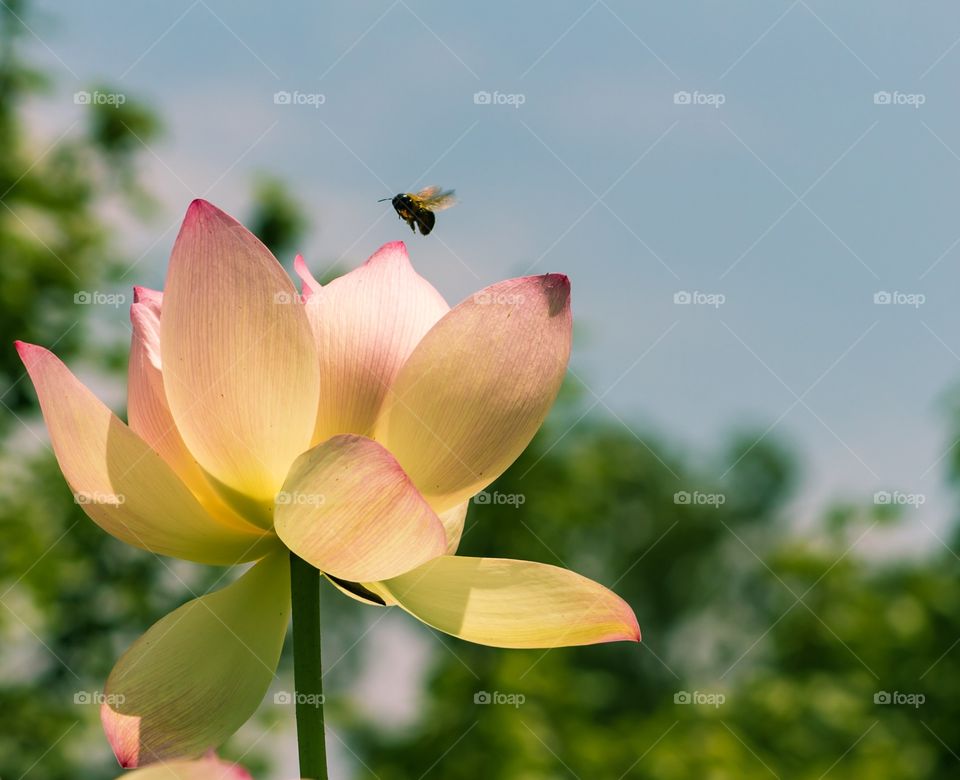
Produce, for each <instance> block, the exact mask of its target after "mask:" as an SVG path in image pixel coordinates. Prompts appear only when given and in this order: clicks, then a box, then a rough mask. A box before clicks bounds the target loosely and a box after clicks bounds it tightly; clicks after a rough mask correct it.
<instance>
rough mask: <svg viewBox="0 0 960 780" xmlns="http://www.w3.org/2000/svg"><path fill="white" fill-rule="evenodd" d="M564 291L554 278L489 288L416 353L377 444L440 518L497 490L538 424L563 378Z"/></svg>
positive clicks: (561, 280)
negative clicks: (494, 486) (484, 492)
mask: <svg viewBox="0 0 960 780" xmlns="http://www.w3.org/2000/svg"><path fill="white" fill-rule="evenodd" d="M571 325H572V322H571V316H570V284H569V281H568V280H567V277H565V276H561V275H558V274H551V275H547V276H531V277H525V278H522V279H512V280H510V281H506V282H501V283H499V284H495V285H493V286H492V287H488V288H486V289H485V290H482V291H481V292H479V293H476V294H475V295H474V296H472V297H471V298H469V299H467V300H466V301H464V302H462V303H461V304H459V305H458V306H457V307H456V308H454V309H453V310H452V311H450V313H449V314H447V315H446V316H445V317H444V318H443V319H442V320H440V321H439V322H438V323H437V324H436V325H435V326H434V327H433V328H432V329H431V330H430V332H429V333H427V334H426V336H424V337H423V340H422V341H421V342H420V343H419V344H418V345H417V347H416V349H415V350H414V351H413V353H412V354H411V355H410V357H409V359H408V360H407V362H406V363H405V364H404V365H403V368H402V369H401V370H400V373H399V375H398V376H397V378H396V381H395V382H394V384H393V386H392V388H391V392H390V394H389V395H388V397H387V400H386V402H385V404H384V410H383V412H382V413H381V418H380V420H379V422H378V425H377V429H376V435H375V438H376V439H377V440H378V441H380V442H382V443H383V444H384V446H386V447H387V449H389V450H390V451H391V452H392V453H393V454H394V455H395V456H396V458H397V460H399V461H400V463H401V465H402V466H403V468H404V469H405V470H406V472H407V473H408V474H409V475H410V477H411V478H412V479H413V481H414V483H415V484H416V486H417V488H418V489H419V490H420V492H421V493H423V495H424V496H425V497H426V498H427V499H428V500H429V501H430V503H431V506H433V507H434V509H436V510H437V511H438V512H442V511H444V510H446V509H449V508H450V507H453V506H455V505H456V504H459V503H460V502H462V501H464V500H466V499H467V498H469V497H470V496H472V495H474V494H475V493H477V492H478V491H480V490H482V489H483V488H484V487H486V486H487V485H489V484H490V483H491V482H492V481H493V480H495V479H496V478H497V477H498V476H500V474H502V473H503V471H504V470H505V469H506V468H507V466H509V465H510V464H511V463H512V462H513V461H514V460H515V459H516V458H517V456H518V455H519V454H520V453H521V452H522V451H523V449H524V447H526V446H527V444H528V443H529V442H530V439H531V438H532V437H533V435H534V433H536V431H537V429H538V428H539V427H540V424H541V423H542V422H543V420H544V418H545V417H546V415H547V412H548V411H549V409H550V407H551V406H552V405H553V401H554V399H555V398H556V395H557V392H558V391H559V389H560V384H561V382H562V381H563V376H564V374H565V372H566V368H567V361H568V359H569V356H570V340H571Z"/></svg>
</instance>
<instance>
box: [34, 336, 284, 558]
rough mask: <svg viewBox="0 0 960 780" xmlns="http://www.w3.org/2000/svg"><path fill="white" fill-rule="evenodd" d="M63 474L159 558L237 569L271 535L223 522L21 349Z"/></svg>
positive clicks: (84, 499)
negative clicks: (182, 559) (239, 563)
mask: <svg viewBox="0 0 960 780" xmlns="http://www.w3.org/2000/svg"><path fill="white" fill-rule="evenodd" d="M17 349H18V351H19V352H20V357H21V359H22V360H23V363H24V365H25V366H26V368H27V371H28V373H29V374H30V378H31V379H32V380H33V384H34V387H35V388H36V390H37V396H38V397H39V399H40V408H41V409H42V411H43V418H44V420H45V421H46V423H47V429H48V430H49V432H50V440H51V442H52V444H53V451H54V453H56V456H57V461H58V462H59V464H60V469H61V470H62V471H63V475H64V477H65V478H66V480H67V484H69V485H70V488H71V490H72V491H73V493H74V496H75V498H76V501H77V503H79V504H80V505H81V506H82V507H83V509H84V511H85V512H86V513H87V514H88V515H89V516H90V518H91V519H92V520H93V521H94V522H95V523H97V525H99V526H100V527H101V528H103V529H104V530H105V531H106V532H107V533H109V534H112V535H113V536H115V537H117V538H118V539H120V540H122V541H124V542H126V543H127V544H131V545H133V546H135V547H140V548H142V549H145V550H150V551H151V552H154V553H159V554H161V555H171V556H174V557H176V558H185V559H187V560H191V561H197V562H199V563H214V564H233V563H238V562H240V561H247V560H252V559H254V558H258V557H260V556H261V555H263V553H264V551H265V549H267V548H269V546H272V545H274V544H276V539H275V537H273V535H272V534H264V533H263V532H262V531H259V530H252V527H251V530H241V529H239V528H236V527H233V526H227V525H224V524H222V523H219V522H217V521H216V520H215V519H214V518H213V517H211V516H210V515H209V514H208V513H207V512H206V511H205V510H204V509H203V508H202V507H201V506H200V504H199V503H198V502H197V500H196V499H195V498H194V497H193V495H192V494H191V492H190V491H189V490H188V489H187V487H186V486H185V485H184V484H183V482H181V481H180V479H179V478H178V477H177V475H176V474H175V473H174V472H173V471H172V470H171V468H170V467H169V466H168V465H167V464H166V462H165V461H164V460H163V458H161V457H160V456H159V455H158V454H157V453H156V452H155V451H154V450H153V449H152V448H151V447H149V446H148V445H147V443H146V442H145V441H143V439H141V438H140V437H139V436H137V434H136V433H134V432H133V431H132V430H130V428H128V427H127V426H126V425H124V424H123V422H121V421H120V419H119V418H117V416H116V415H114V414H113V413H112V412H111V411H110V410H109V409H108V408H107V407H106V406H104V405H103V404H102V403H101V402H100V401H99V400H98V399H97V398H96V396H94V395H93V393H91V392H90V391H89V390H88V389H87V388H86V387H84V386H83V385H82V384H81V383H80V381H79V380H78V379H77V378H76V377H75V376H74V375H73V374H72V373H70V370H69V369H68V368H67V367H66V366H65V365H64V364H63V363H62V362H61V361H60V360H59V359H58V358H57V357H56V356H55V355H54V354H53V353H51V352H49V351H47V350H45V349H43V348H42V347H38V346H35V345H32V344H24V343H22V342H18V343H17Z"/></svg>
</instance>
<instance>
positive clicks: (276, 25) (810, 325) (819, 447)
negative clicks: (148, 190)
mask: <svg viewBox="0 0 960 780" xmlns="http://www.w3.org/2000/svg"><path fill="white" fill-rule="evenodd" d="M40 7H41V8H42V9H44V10H45V12H46V14H45V16H42V17H40V18H34V19H32V20H30V24H31V27H32V29H33V30H34V31H35V33H36V36H37V38H36V39H33V44H32V47H33V53H34V55H35V58H36V60H37V61H39V62H41V63H44V64H45V65H46V66H47V67H48V68H49V69H50V70H51V71H52V72H53V73H54V74H56V75H57V76H58V77H59V79H60V81H59V91H58V93H57V94H56V95H54V96H52V97H50V98H49V99H45V100H44V101H42V102H41V103H38V104H37V105H36V106H34V107H32V109H31V112H32V115H33V117H34V118H35V120H36V121H37V123H38V124H39V126H40V127H41V128H43V129H44V131H45V135H46V136H47V137H48V138H49V140H53V139H54V138H55V137H56V135H57V134H58V132H59V131H60V130H61V129H62V128H63V127H64V126H66V124H68V123H69V122H70V121H71V118H73V117H75V116H77V115H79V108H78V107H77V106H75V105H74V103H73V100H72V94H73V92H74V91H76V90H78V89H84V88H88V87H90V86H91V85H93V84H95V83H99V82H106V83H110V84H113V85H115V86H116V88H117V89H119V90H121V91H124V90H129V92H130V93H131V94H133V95H137V96H141V97H144V98H146V99H148V100H150V101H151V102H153V103H154V104H155V105H156V106H157V108H158V109H159V110H160V111H161V113H162V115H163V117H164V121H165V124H166V126H167V134H166V137H165V138H164V140H163V141H162V142H161V143H158V144H157V145H156V147H154V148H152V149H151V150H149V151H147V152H145V154H144V170H145V173H146V176H147V178H148V180H149V183H150V186H151V187H152V188H153V189H154V191H156V192H157V193H159V195H160V197H161V201H162V203H163V208H164V211H163V215H162V218H160V219H158V220H157V222H156V223H155V224H154V225H153V226H151V227H150V228H149V229H146V230H145V229H143V228H138V229H132V228H131V229H129V230H128V236H127V238H128V242H129V247H130V253H131V258H132V261H133V260H137V259H138V258H140V257H141V256H142V257H143V259H142V260H140V261H139V262H138V264H137V266H136V269H135V270H134V271H131V275H130V278H131V281H136V282H138V283H148V284H150V283H152V284H154V285H157V284H159V282H160V280H161V278H162V273H163V268H164V264H165V261H166V255H167V253H168V252H169V248H170V246H171V244H172V241H173V237H174V235H175V229H176V223H177V222H178V220H179V217H180V215H181V214H182V212H183V210H184V208H185V207H186V205H187V203H188V202H189V200H190V199H191V198H192V197H195V196H200V195H203V196H205V197H207V198H208V199H210V200H212V201H213V202H215V203H217V204H218V205H220V206H222V207H224V208H226V209H227V210H228V211H232V212H234V213H237V214H240V215H242V214H243V213H244V211H245V209H246V206H247V205H248V196H249V186H248V185H249V181H250V177H251V174H252V173H253V172H254V171H258V170H260V171H270V172H273V173H276V174H278V175H280V176H283V177H284V178H285V179H286V180H287V181H288V182H289V183H290V184H291V185H292V187H293V189H294V191H295V192H296V193H297V194H298V196H299V197H300V198H301V200H302V201H303V202H304V203H305V204H306V205H307V206H308V208H309V210H310V212H311V214H312V218H313V222H314V230H313V232H312V233H311V236H310V239H309V241H308V242H307V245H306V246H305V247H304V253H305V255H306V256H307V258H308V261H309V262H310V264H311V266H312V267H313V268H314V269H315V270H317V271H319V270H322V269H323V268H324V267H326V266H327V265H329V264H331V263H333V262H339V263H341V264H344V265H348V266H350V265H355V264H356V263H358V262H360V261H361V260H362V259H363V258H365V257H366V256H367V255H368V254H370V253H371V252H373V251H374V250H375V249H376V248H377V247H378V246H379V245H380V244H382V243H384V242H386V241H389V240H393V239H396V238H403V239H404V240H406V241H407V244H408V247H409V249H410V252H411V256H412V259H413V261H414V263H415V264H416V266H417V268H418V269H419V270H420V272H421V273H423V274H424V275H425V276H427V278H429V279H430V280H431V281H432V282H434V284H435V285H436V286H437V287H438V288H439V289H440V290H441V291H442V292H443V293H444V294H445V295H446V296H447V298H448V299H449V300H451V301H455V300H459V299H460V298H462V297H464V296H465V295H467V294H469V293H470V292H472V291H473V290H475V289H477V288H479V287H481V286H483V285H485V284H488V283H491V282H493V281H496V280H498V279H500V278H503V277H505V276H508V275H516V274H522V273H528V272H529V273H536V272H547V271H559V272H564V273H567V274H568V275H570V277H571V279H572V282H573V296H574V298H573V300H574V307H575V317H576V321H577V327H578V342H577V348H576V350H575V354H574V359H573V367H574V370H575V371H576V372H577V374H578V375H579V376H581V377H582V378H583V379H584V380H585V381H586V382H587V384H588V385H589V386H590V388H591V389H592V391H593V393H594V394H595V395H589V394H588V396H587V401H588V404H592V403H594V402H595V401H596V402H597V403H596V406H595V407H594V408H593V409H592V411H591V412H590V416H597V417H601V416H605V415H606V416H610V415H616V416H617V417H618V418H620V419H621V420H622V421H623V422H624V424H626V425H629V426H630V427H631V428H633V429H634V430H635V431H636V432H638V433H641V434H642V432H644V431H647V430H656V431H659V432H662V433H664V434H667V435H670V436H672V437H679V438H680V439H681V440H682V441H684V442H686V443H687V444H688V445H689V446H690V447H692V448H694V449H695V451H696V452H702V453H705V454H706V453H709V452H710V451H712V450H714V449H716V448H717V447H718V446H719V445H720V443H721V442H722V437H723V435H724V434H726V433H729V432H730V431H731V430H734V429H736V428H739V427H741V426H745V425H749V426H752V427H754V428H755V429H757V430H758V431H763V430H765V429H768V428H769V429H770V430H771V433H770V435H782V436H785V437H788V438H789V439H791V440H792V441H794V442H795V443H796V444H797V445H798V446H799V447H800V448H801V452H802V455H803V457H804V458H805V461H806V464H807V472H806V483H805V485H806V487H805V489H804V491H803V493H802V496H801V502H800V504H799V505H798V508H797V513H798V515H804V514H812V513H815V512H816V510H817V508H818V507H821V506H822V505H823V504H824V503H825V502H826V501H828V500H829V499H830V498H835V497H841V496H843V497H848V498H860V499H866V500H869V498H870V496H871V495H872V494H873V492H874V491H875V490H881V489H886V490H901V491H904V492H905V493H923V494H925V495H927V497H928V502H927V504H926V506H924V507H923V508H922V509H921V510H919V511H918V512H916V513H915V514H913V515H910V516H911V518H915V519H916V520H917V522H911V524H910V525H909V527H908V534H909V536H910V539H911V540H912V541H914V542H916V543H917V544H921V545H923V544H935V543H936V541H935V537H934V536H933V534H932V531H931V530H930V529H931V528H932V529H934V530H936V529H938V528H942V526H943V524H944V522H945V519H946V517H947V515H948V513H949V512H950V511H951V510H950V508H949V505H948V504H947V503H946V500H945V494H944V493H943V492H942V490H941V484H942V476H943V465H944V461H943V460H941V458H942V457H943V455H944V453H945V451H946V450H947V449H948V448H949V447H950V445H951V444H952V441H951V439H950V436H949V430H948V429H947V426H946V424H945V423H946V416H945V413H944V411H943V409H942V407H941V406H940V404H941V403H942V400H943V397H944V393H945V392H946V390H947V389H948V387H949V386H950V384H951V382H953V381H954V380H955V379H956V377H957V376H958V375H960V328H958V327H957V326H958V324H960V316H958V313H957V311H958V309H957V306H956V293H955V292H954V291H955V290H957V289H960V287H958V282H960V243H957V242H958V239H960V226H958V224H957V220H956V218H955V213H956V204H957V203H958V202H960V198H958V195H960V109H958V104H957V100H956V87H955V85H956V83H957V77H958V71H960V45H957V43H958V40H960V8H958V7H957V6H956V5H955V4H950V3H945V2H935V3H925V4H923V5H922V6H920V5H917V4H911V5H907V4H903V3H891V2H849V3H844V4H842V5H838V4H835V3H827V2H790V1H789V0H778V1H776V2H772V1H771V0H764V2H738V3H716V2H705V3H685V2H675V3H660V4H639V3H629V2H623V1H622V0H619V1H618V0H601V1H598V2H593V3H591V2H589V1H588V0H580V1H579V2H556V3H551V4H550V5H549V6H546V5H544V4H532V3H531V4H516V3H503V2H487V3H482V4H469V5H461V4H449V3H440V2H417V1H415V0H398V1H397V2H389V0H383V1H382V2H361V3H353V4H349V5H347V4H342V5H337V6H332V5H331V4H316V3H306V2H304V3H294V2H290V3H284V4H274V5H271V6H266V5H264V4H260V3H249V2H230V3H228V2H225V1H223V0H197V2H193V0H172V1H171V2H168V3H163V4H160V3H152V4H145V3H121V2H106V1H105V0H101V1H100V2H86V3H82V4H54V3H50V2H46V3H42V4H41V6H40ZM547 8H549V13H545V9H547ZM278 91H286V92H290V93H297V92H299V93H301V94H302V95H322V96H323V97H322V104H320V105H310V104H309V103H305V104H300V105H295V104H287V105H283V104H276V103H275V102H274V94H275V93H276V92H278ZM478 92H488V93H491V95H493V94H494V93H496V94H497V95H499V98H493V99H492V100H491V102H490V103H489V104H484V103H479V104H478V103H477V102H475V94H476V93H478ZM678 92H679V93H690V95H691V99H690V102H689V103H684V102H683V97H682V96H681V97H680V98H678V97H676V93H678ZM878 92H879V93H889V94H890V101H889V102H884V97H883V96H882V95H881V96H880V97H879V98H875V93H878ZM510 96H514V97H510ZM515 96H520V97H519V98H518V97H515ZM498 99H499V100H500V101H502V102H499V103H498V102H496V101H497V100H498ZM311 100H312V102H313V103H319V102H320V99H317V98H313V99H311ZM521 101H522V104H521V105H517V103H521ZM678 101H679V102H678ZM877 101H879V102H877ZM718 104H719V105H718ZM918 104H919V105H918ZM431 183H438V184H441V185H444V186H447V187H456V188H457V191H458V194H459V196H460V198H461V201H462V202H461V205H459V206H458V207H457V208H455V209H453V210H451V211H449V212H445V213H443V214H442V215H440V217H439V219H438V227H437V229H436V231H435V233H434V234H433V235H431V236H429V237H427V238H422V237H420V236H413V235H411V234H410V232H409V231H408V229H407V227H406V226H405V225H404V224H403V223H401V222H399V221H398V220H397V219H396V218H395V216H394V215H393V213H392V212H391V211H390V209H389V207H388V204H378V203H377V202H376V201H377V199H378V198H382V197H388V196H390V195H392V194H394V193H395V192H397V191H401V190H405V189H409V188H412V187H415V186H422V185H425V184H431ZM679 292H689V293H694V292H698V293H702V294H703V295H701V296H699V297H697V300H700V301H714V302H716V301H717V300H720V299H719V298H718V297H717V296H723V299H722V300H723V303H722V304H721V305H719V306H714V305H710V304H709V303H699V304H697V303H691V304H687V305H682V304H677V303H675V295H676V294H677V293H679ZM882 292H888V293H891V294H893V293H901V295H900V296H896V295H891V299H892V300H894V301H900V303H897V302H894V303H889V304H885V305H884V304H877V303H875V302H874V296H875V295H876V294H877V293H882ZM918 295H921V296H923V302H922V303H921V304H919V305H915V304H916V302H917V301H918V300H920V299H919V298H917V297H916V296H918ZM705 296H712V297H705ZM909 296H914V297H912V298H911V297H909ZM910 302H913V304H914V305H911V303H910ZM598 398H599V399H600V400H599V401H598V400H597V399H598ZM924 523H925V524H926V525H927V526H929V527H925V526H924Z"/></svg>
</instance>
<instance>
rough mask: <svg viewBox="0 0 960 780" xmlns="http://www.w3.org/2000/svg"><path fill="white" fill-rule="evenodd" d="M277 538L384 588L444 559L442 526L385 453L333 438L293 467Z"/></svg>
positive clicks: (356, 440)
mask: <svg viewBox="0 0 960 780" xmlns="http://www.w3.org/2000/svg"><path fill="white" fill-rule="evenodd" d="M274 518H275V528H276V532H277V535H278V536H279V537H280V539H281V540H282V541H283V543H284V544H286V545H287V547H289V548H290V549H291V550H293V552H295V553H296V554H297V555H299V556H300V557H301V558H303V559H304V560H305V561H308V562H309V563H311V564H313V565H314V566H316V567H317V568H318V569H320V570H321V571H323V572H326V573H328V574H332V575H333V576H335V577H340V578H342V579H344V580H353V581H364V580H380V579H386V578H387V577H392V576H394V575H396V574H401V573H403V572H405V571H409V570H410V569H412V568H414V567H415V566H419V565H420V564H421V563H424V562H425V561H428V560H430V559H431V558H435V557H436V556H438V555H442V554H443V552H444V550H445V548H446V535H445V533H444V529H443V525H442V524H441V522H440V520H439V518H438V517H437V516H436V514H435V513H434V512H433V510H432V509H431V508H430V506H429V505H428V504H427V502H426V501H424V500H423V497H422V496H421V495H420V494H419V493H418V492H417V489H416V488H415V487H414V486H413V483H411V482H410V479H409V477H407V475H406V474H404V473H403V469H402V468H400V465H399V464H398V463H397V461H396V460H395V459H394V458H393V456H392V455H391V454H390V453H389V452H387V451H386V450H385V449H384V448H383V447H382V446H380V445H379V444H377V443H376V442H375V441H373V440H371V439H366V438H364V437H362V436H349V435H343V436H334V437H333V438H332V439H329V440H327V441H325V442H324V443H323V444H319V445H317V446H316V447H314V448H313V449H312V450H310V451H309V452H305V453H304V454H303V455H302V456H301V457H300V458H298V459H297V461H296V463H294V465H293V468H292V469H291V470H290V476H289V478H288V479H287V481H286V483H284V485H283V489H282V491H281V492H280V493H279V494H278V495H277V506H276V509H275V511H274Z"/></svg>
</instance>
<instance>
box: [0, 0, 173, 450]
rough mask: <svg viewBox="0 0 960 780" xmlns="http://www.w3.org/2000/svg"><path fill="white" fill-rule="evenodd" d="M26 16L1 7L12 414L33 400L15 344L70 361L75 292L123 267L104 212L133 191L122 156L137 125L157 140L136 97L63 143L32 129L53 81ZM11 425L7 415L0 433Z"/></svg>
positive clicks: (1, 319) (5, 288) (77, 327)
mask: <svg viewBox="0 0 960 780" xmlns="http://www.w3.org/2000/svg"><path fill="white" fill-rule="evenodd" d="M27 11H28V9H27V4H26V3H25V2H22V1H21V2H10V3H4V4H3V5H0V52H2V55H0V334H2V337H3V338H2V341H3V344H4V346H3V348H2V349H0V388H2V395H0V400H2V402H3V404H4V405H5V406H6V407H7V409H8V410H10V411H11V412H13V413H14V414H19V413H21V412H22V411H23V410H24V409H26V408H27V407H28V406H29V405H30V404H31V403H32V401H31V395H30V393H29V392H28V385H27V384H25V383H24V382H23V381H21V379H22V376H23V370H22V366H21V365H20V361H19V358H18V357H17V355H16V352H15V351H14V350H13V349H12V346H11V345H10V342H11V341H12V340H13V339H15V338H16V339H22V340H24V341H30V342H35V343H39V344H46V345H53V344H56V347H57V351H58V354H60V355H61V356H64V357H69V356H70V355H71V354H74V353H75V352H76V351H77V350H78V349H79V348H80V347H81V345H82V344H83V343H84V338H85V334H86V328H85V322H84V320H85V317H84V315H85V314H86V311H85V309H86V308H88V307H84V306H80V305H76V303H75V299H74V296H75V295H77V293H79V292H81V291H89V290H92V289H97V284H98V282H100V281H101V280H103V279H105V278H107V276H108V275H109V273H110V271H111V268H112V267H113V266H115V264H116V260H115V258H114V256H113V253H112V249H113V247H112V246H111V244H110V240H109V238H110V237H109V233H108V230H107V228H106V226H105V225H104V224H103V222H102V221H101V219H100V217H99V213H98V211H99V209H100V207H101V205H102V204H103V202H104V201H105V199H106V198H107V197H109V196H110V194H111V193H112V192H116V191H117V189H116V187H115V186H114V184H115V182H117V181H123V182H125V184H126V187H125V189H124V190H123V191H124V192H127V193H129V192H130V191H131V190H132V189H134V186H135V185H134V183H135V177H134V175H133V173H132V172H131V169H130V168H129V164H130V161H131V158H130V154H129V153H125V154H123V155H121V154H120V152H119V150H120V149H122V148H127V149H129V147H130V146H131V144H132V143H135V141H131V137H132V131H131V129H130V128H131V127H133V128H135V129H136V130H137V131H138V132H140V133H144V134H146V135H151V134H152V132H153V130H154V129H155V127H156V120H155V118H154V117H153V115H152V113H151V112H150V111H149V110H147V109H146V108H144V107H142V106H140V105H137V104H135V103H134V102H133V101H130V103H129V105H125V106H124V107H121V108H120V109H116V108H107V107H103V106H100V105H90V106H88V108H89V111H87V116H86V121H87V122H88V123H89V125H90V128H89V130H88V132H87V133H86V134H84V133H83V132H82V130H79V129H77V128H72V127H70V126H68V127H65V128H63V132H62V133H61V134H60V135H59V137H58V136H53V137H47V138H38V137H37V136H36V135H35V134H34V133H32V132H31V129H30V128H28V127H27V126H26V125H25V124H24V122H23V119H22V116H21V110H22V106H23V104H24V102H25V101H26V100H27V99H28V98H30V97H31V96H33V95H34V94H36V93H37V92H39V91H42V90H43V89H44V87H45V86H46V81H45V79H43V78H42V77H41V76H40V75H39V74H37V73H36V72H35V71H33V70H32V69H30V68H29V67H27V66H26V65H25V64H24V63H23V62H22V61H21V58H20V55H19V49H20V46H19V44H20V40H21V38H22V37H23V36H24V34H25V32H26V28H25V27H24V21H25V20H26V18H28V16H29V15H28V13H27ZM110 112H112V113H110ZM105 116H109V117H111V123H109V127H110V130H109V131H107V130H106V129H105V128H106V127H107V123H105V119H104V117H105ZM127 202H130V201H129V199H128V200H127ZM11 419H12V418H11V417H9V416H8V415H3V416H2V417H0V433H2V432H3V431H4V430H6V429H7V428H8V427H9V425H10V421H11Z"/></svg>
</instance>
